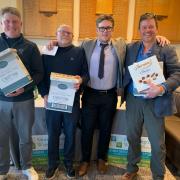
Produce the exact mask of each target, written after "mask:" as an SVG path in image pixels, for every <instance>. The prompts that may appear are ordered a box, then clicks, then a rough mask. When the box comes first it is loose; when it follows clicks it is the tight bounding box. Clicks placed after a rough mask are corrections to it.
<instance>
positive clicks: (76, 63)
mask: <svg viewBox="0 0 180 180" xmlns="http://www.w3.org/2000/svg"><path fill="white" fill-rule="evenodd" d="M42 58H43V64H44V71H45V73H44V79H43V81H42V82H41V83H40V85H39V92H40V94H41V96H42V97H44V96H45V95H48V93H49V88H50V74H51V72H55V73H62V74H68V75H79V76H81V78H82V80H83V84H82V85H86V84H87V82H88V80H89V73H88V66H87V61H86V57H85V53H84V50H83V49H82V48H80V47H75V46H74V45H70V46H68V47H58V50H57V52H56V55H55V56H49V55H43V56H42ZM79 93H80V91H77V92H76V96H78V95H79Z"/></svg>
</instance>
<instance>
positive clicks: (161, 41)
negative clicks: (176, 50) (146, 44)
mask: <svg viewBox="0 0 180 180" xmlns="http://www.w3.org/2000/svg"><path fill="white" fill-rule="evenodd" d="M156 40H157V42H158V43H159V45H160V46H162V47H164V46H165V45H168V44H170V41H169V40H168V39H167V38H166V37H164V36H159V35H158V36H156Z"/></svg>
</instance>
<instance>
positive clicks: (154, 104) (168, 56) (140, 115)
mask: <svg viewBox="0 0 180 180" xmlns="http://www.w3.org/2000/svg"><path fill="white" fill-rule="evenodd" d="M157 28H158V24H157V19H156V16H154V15H153V14H152V13H146V14H143V15H142V16H141V17H140V21H139V32H140V36H141V41H138V42H134V43H132V44H130V45H128V47H127V56H126V61H125V75H124V81H123V83H124V87H125V92H126V96H125V97H126V120H127V139H128V142H129V148H128V164H127V172H126V173H125V174H124V175H123V177H122V179H123V180H131V179H133V178H134V177H135V176H136V175H137V171H138V166H137V163H138V162H139V161H140V158H141V144H140V143H141V139H140V138H141V135H142V127H143V124H145V128H146V130H147V134H148V138H149V141H150V143H151V149H152V151H151V153H152V157H151V164H150V166H151V171H152V176H153V180H163V179H164V174H165V156H166V148H165V139H164V117H165V116H167V115H172V114H173V112H174V111H175V105H174V102H173V95H172V92H173V91H174V90H175V89H176V88H177V87H178V86H179V85H180V63H179V62H178V57H177V54H176V51H175V50H174V49H173V48H172V47H171V46H164V47H160V46H159V45H158V44H157V42H156V34H157ZM153 55H155V56H156V57H157V59H158V61H159V62H161V63H162V64H163V73H164V77H165V79H166V81H165V82H164V83H162V84H159V85H157V84H153V83H152V82H148V85H149V88H148V89H146V90H144V91H143V92H140V93H138V92H137V91H136V87H135V86H134V83H133V81H132V77H131V76H130V73H129V70H128V66H130V65H132V64H133V63H135V62H140V61H143V60H144V59H146V58H148V57H150V56H153Z"/></svg>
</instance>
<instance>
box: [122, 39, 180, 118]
mask: <svg viewBox="0 0 180 180" xmlns="http://www.w3.org/2000/svg"><path fill="white" fill-rule="evenodd" d="M141 43H142V42H141V41H138V42H134V43H131V44H129V45H128V46H127V54H126V61H125V75H124V78H123V86H124V88H125V92H126V89H127V85H128V84H129V83H130V81H131V76H130V73H129V70H128V66H129V65H132V64H133V63H134V62H136V59H137V55H138V50H139V48H140V45H141ZM152 54H153V55H156V56H157V59H158V61H163V64H164V67H163V73H164V76H165V79H166V84H167V92H166V93H165V94H164V95H163V96H158V97H156V98H154V112H155V114H156V115H157V116H160V117H163V116H167V115H172V114H173V113H175V112H176V107H175V103H174V98H173V95H172V92H173V91H174V90H175V89H176V88H177V87H178V86H180V61H178V57H177V54H176V51H175V49H174V48H173V47H172V46H164V47H160V46H159V45H158V44H157V43H155V44H154V45H153V47H152Z"/></svg>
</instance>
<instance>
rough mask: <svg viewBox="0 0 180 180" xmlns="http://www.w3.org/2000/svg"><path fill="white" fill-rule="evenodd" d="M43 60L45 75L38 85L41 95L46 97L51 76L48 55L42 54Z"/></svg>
mask: <svg viewBox="0 0 180 180" xmlns="http://www.w3.org/2000/svg"><path fill="white" fill-rule="evenodd" d="M42 61H43V67H44V77H43V80H42V81H41V82H40V83H39V84H38V86H37V87H38V91H39V93H40V94H41V96H42V97H44V96H45V95H48V93H49V85H50V78H49V74H48V73H47V64H46V62H47V61H46V55H42Z"/></svg>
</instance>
